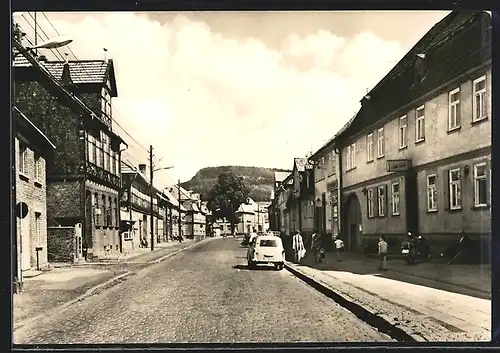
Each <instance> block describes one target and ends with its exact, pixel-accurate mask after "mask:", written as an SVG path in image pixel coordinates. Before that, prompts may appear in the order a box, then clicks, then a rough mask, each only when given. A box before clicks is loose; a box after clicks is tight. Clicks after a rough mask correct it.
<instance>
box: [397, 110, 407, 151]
mask: <svg viewBox="0 0 500 353" xmlns="http://www.w3.org/2000/svg"><path fill="white" fill-rule="evenodd" d="M407 127H408V118H407V117H406V115H405V116H402V117H401V118H399V148H400V149H401V148H405V147H406V140H407V138H408V137H407V133H406V131H407Z"/></svg>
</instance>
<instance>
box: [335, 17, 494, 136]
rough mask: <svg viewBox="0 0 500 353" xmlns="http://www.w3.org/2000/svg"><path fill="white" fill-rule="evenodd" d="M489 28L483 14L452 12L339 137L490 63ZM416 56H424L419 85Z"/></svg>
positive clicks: (374, 92)
mask: <svg viewBox="0 0 500 353" xmlns="http://www.w3.org/2000/svg"><path fill="white" fill-rule="evenodd" d="M488 28H489V30H491V17H490V16H489V15H488V14H487V13H486V12H484V11H453V12H452V13H451V14H449V15H448V16H446V17H445V18H444V19H443V20H441V21H440V22H439V23H437V24H436V25H435V26H434V27H432V28H431V29H430V30H429V31H428V32H427V34H426V35H425V36H423V37H422V38H421V39H420V40H419V41H418V42H417V44H416V45H415V46H414V47H413V48H412V49H411V50H410V51H409V52H408V53H407V54H406V55H405V56H404V57H403V59H401V60H400V61H399V63H398V64H397V65H396V66H395V67H394V68H393V69H392V70H391V71H390V72H389V73H388V74H387V75H386V77H384V78H383V79H382V80H381V81H380V82H379V83H378V84H377V85H376V86H375V87H374V88H373V89H372V90H371V91H370V92H369V93H368V94H367V96H369V99H368V100H365V101H363V104H362V107H361V109H360V111H359V112H358V114H357V116H356V118H355V119H354V121H353V122H352V123H351V125H350V126H349V127H348V128H347V129H346V130H345V131H344V132H342V133H341V134H340V135H339V136H338V137H342V138H344V137H347V136H352V135H354V134H356V133H358V132H360V131H362V130H363V129H364V128H365V127H367V126H370V125H373V124H376V123H377V122H379V121H380V120H382V119H384V118H385V117H388V116H389V115H390V114H393V113H399V112H398V110H399V109H402V108H403V107H405V106H407V105H408V104H410V103H412V102H414V101H417V100H418V99H419V98H421V97H423V96H424V95H425V94H427V93H429V92H431V91H433V90H435V89H438V88H439V87H444V85H446V84H447V83H450V82H452V81H453V80H454V79H456V78H458V77H460V76H461V75H464V74H466V73H467V72H469V71H470V70H471V69H473V68H479V67H481V66H485V65H487V64H489V63H490V62H491V41H489V42H486V41H485V40H484V35H485V33H486V30H487V29H488ZM417 54H425V58H424V65H425V73H424V74H423V77H422V78H421V79H420V82H416V80H415V77H416V70H417V69H418V68H417V66H416V65H415V64H416V62H417ZM387 97H391V99H390V100H387Z"/></svg>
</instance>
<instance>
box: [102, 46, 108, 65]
mask: <svg viewBox="0 0 500 353" xmlns="http://www.w3.org/2000/svg"><path fill="white" fill-rule="evenodd" d="M102 50H104V62H108V55H107V53H108V49H106V48H102Z"/></svg>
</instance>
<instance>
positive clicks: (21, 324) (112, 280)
mask: <svg viewBox="0 0 500 353" xmlns="http://www.w3.org/2000/svg"><path fill="white" fill-rule="evenodd" d="M132 274H133V272H131V271H128V272H125V273H122V274H120V275H118V276H115V277H113V278H110V279H109V280H107V281H106V282H103V283H100V284H98V285H96V286H94V287H92V288H89V289H88V290H87V291H86V292H85V293H84V294H82V295H80V296H79V297H76V298H74V299H72V300H70V301H68V302H66V303H63V304H61V305H58V306H56V307H54V308H52V309H49V310H47V311H44V312H42V313H41V314H39V315H36V316H34V317H30V318H29V319H25V320H23V321H21V322H18V323H17V324H14V325H13V326H14V327H13V330H17V329H20V328H22V327H24V326H26V325H27V324H30V323H31V322H34V321H37V320H39V319H42V318H43V317H46V316H47V314H49V313H52V312H54V311H59V310H62V309H65V308H67V307H68V306H70V305H73V304H74V303H76V302H79V301H81V300H83V299H85V298H87V297H90V296H91V295H92V294H94V292H95V291H97V290H98V289H101V288H103V287H106V286H109V285H114V284H115V282H118V281H120V280H121V279H123V278H125V277H128V276H130V275H132Z"/></svg>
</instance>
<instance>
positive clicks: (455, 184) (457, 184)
mask: <svg viewBox="0 0 500 353" xmlns="http://www.w3.org/2000/svg"><path fill="white" fill-rule="evenodd" d="M457 172H458V173H459V179H458V181H453V178H452V175H453V174H454V173H457ZM448 178H449V183H448V184H449V185H448V190H449V195H448V198H449V202H450V210H460V209H462V186H461V182H462V173H461V171H460V168H456V169H451V170H449V171H448ZM455 190H457V191H458V192H457V194H460V202H459V203H457V204H456V205H454V204H453V203H452V200H453V197H452V195H453V194H454V191H455ZM455 198H456V199H457V200H458V196H457V195H456V197H455Z"/></svg>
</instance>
